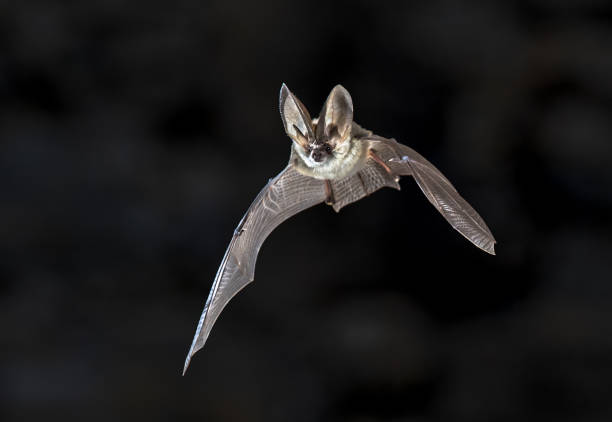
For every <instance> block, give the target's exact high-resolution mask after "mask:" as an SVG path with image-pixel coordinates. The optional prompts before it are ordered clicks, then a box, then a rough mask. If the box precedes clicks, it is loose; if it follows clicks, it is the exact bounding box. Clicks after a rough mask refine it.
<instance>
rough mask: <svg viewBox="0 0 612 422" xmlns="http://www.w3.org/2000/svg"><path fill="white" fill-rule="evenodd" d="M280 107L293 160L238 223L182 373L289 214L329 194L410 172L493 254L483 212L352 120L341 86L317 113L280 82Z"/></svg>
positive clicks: (351, 193) (339, 198)
mask: <svg viewBox="0 0 612 422" xmlns="http://www.w3.org/2000/svg"><path fill="white" fill-rule="evenodd" d="M280 112H281V119H282V121H283V125H284V127H285V131H286V133H287V135H289V137H290V138H291V140H292V141H293V142H292V147H291V155H290V157H289V163H288V165H287V167H285V169H284V170H282V171H281V172H280V173H279V174H278V175H277V176H276V177H275V178H273V179H271V180H270V181H269V182H268V184H267V185H266V186H265V187H264V188H263V190H262V191H261V192H260V193H259V195H257V197H256V198H255V200H254V201H253V203H252V204H251V206H250V207H249V209H248V210H247V212H246V214H245V215H244V217H243V218H242V220H241V221H240V223H239V224H238V227H237V228H236V230H235V231H234V235H233V237H232V240H231V242H230V244H229V247H228V248H227V251H226V253H225V256H224V257H223V261H222V262H221V266H220V267H219V270H218V272H217V275H216V277H215V280H214V282H213V286H212V289H211V291H210V294H209V296H208V299H207V300H206V304H205V306H204V311H203V312H202V316H201V317H200V320H199V323H198V327H197V330H196V333H195V337H194V339H193V343H192V345H191V348H190V350H189V353H188V355H187V359H186V360H185V366H184V369H183V374H184V373H185V371H187V368H188V366H189V362H190V361H191V358H192V356H193V355H194V354H195V353H196V352H197V351H198V350H200V349H201V348H202V347H203V346H204V343H205V342H206V339H207V338H208V335H209V333H210V330H211V329H212V326H213V324H214V323H215V321H216V320H217V318H218V316H219V314H220V313H221V311H222V310H223V308H224V307H225V305H226V304H227V303H228V302H229V301H230V299H231V298H232V297H233V296H234V295H235V294H236V293H238V291H240V290H241V289H242V288H243V287H244V286H246V285H247V284H248V283H250V282H251V281H253V277H254V273H255V262H256V260H257V254H258V253H259V249H260V247H261V245H262V243H263V242H264V240H265V239H266V237H268V235H269V234H270V233H271V232H272V230H274V229H275V228H276V227H277V226H278V225H279V224H280V223H282V222H283V221H285V220H286V219H288V218H289V217H291V216H293V215H295V214H297V213H299V212H301V211H303V210H305V209H307V208H309V207H312V206H314V205H317V204H320V203H322V202H325V203H326V204H328V205H331V206H332V207H333V208H334V210H335V211H336V212H338V211H340V209H342V208H343V207H344V206H346V205H348V204H350V203H352V202H355V201H358V200H359V199H361V198H363V197H365V196H367V195H369V194H371V193H373V192H375V191H377V190H378V189H380V188H383V187H391V188H395V189H398V190H399V189H400V186H399V183H398V182H399V179H400V176H412V177H414V179H415V180H416V182H417V184H418V185H419V187H420V188H421V190H422V191H423V193H424V194H425V196H426V197H427V199H428V200H429V202H431V203H432V204H433V205H434V206H435V207H436V209H437V210H438V211H439V212H440V213H441V214H442V216H443V217H444V218H445V219H446V220H447V221H448V222H449V223H450V224H451V226H452V227H453V228H454V229H455V230H457V231H458V232H459V233H461V234H462V235H463V236H464V237H465V238H466V239H468V240H469V241H470V242H472V243H473V244H474V245H476V246H477V247H479V248H480V249H482V250H484V251H485V252H488V253H490V254H493V255H494V254H495V251H494V246H495V243H496V242H495V239H494V237H493V235H492V234H491V231H490V230H489V228H488V227H487V225H486V224H485V222H484V221H483V219H482V218H481V217H480V216H479V215H478V213H477V212H476V211H475V210H474V209H473V208H472V207H471V206H470V205H469V204H468V203H467V202H466V201H465V199H463V198H462V197H461V196H460V195H459V193H458V192H457V190H456V189H455V188H454V187H453V185H452V184H451V183H450V182H449V181H448V179H446V177H444V175H442V173H440V171H439V170H438V169H436V168H435V167H434V166H433V165H432V164H431V163H430V162H429V161H427V160H426V159H425V158H423V157H422V156H421V155H420V154H418V153H417V152H416V151H414V150H413V149H411V148H409V147H407V146H406V145H403V144H400V143H398V142H397V141H395V140H394V139H387V138H383V137H380V136H377V135H374V134H373V133H372V132H371V131H369V130H366V129H363V128H362V127H361V126H359V125H358V124H357V123H355V122H353V103H352V100H351V97H350V95H349V93H348V91H346V89H344V88H343V87H342V86H340V85H337V86H336V87H335V88H334V89H333V90H332V91H331V93H330V94H329V96H328V98H327V101H326V102H325V104H324V106H323V109H322V110H321V113H320V114H319V117H318V118H315V119H311V117H310V115H309V114H308V111H307V110H306V107H304V105H303V104H302V103H301V102H300V101H299V100H298V99H297V97H295V96H294V95H293V94H292V93H291V92H290V91H289V89H288V88H287V87H286V86H285V85H284V84H283V86H282V88H281V93H280Z"/></svg>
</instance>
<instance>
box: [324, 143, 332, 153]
mask: <svg viewBox="0 0 612 422" xmlns="http://www.w3.org/2000/svg"><path fill="white" fill-rule="evenodd" d="M325 152H326V153H328V154H331V152H332V149H331V147H330V146H329V145H325Z"/></svg>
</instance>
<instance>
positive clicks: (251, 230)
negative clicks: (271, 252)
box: [183, 165, 326, 374]
mask: <svg viewBox="0 0 612 422" xmlns="http://www.w3.org/2000/svg"><path fill="white" fill-rule="evenodd" d="M325 198H326V191H325V182H324V181H322V180H317V179H314V178H311V177H308V176H304V175H302V174H300V173H298V172H297V171H296V170H295V169H294V167H293V166H292V165H288V166H287V167H286V168H285V169H284V170H283V171H282V172H280V174H279V175H278V176H276V177H275V178H274V179H271V180H270V182H269V183H268V184H267V185H266V187H264V188H263V189H262V191H261V192H260V193H259V195H257V198H255V201H253V203H252V204H251V206H250V207H249V209H248V210H247V212H246V214H245V215H244V217H242V220H241V221H240V223H239V224H238V227H237V228H236V230H235V231H234V235H233V237H232V240H231V242H230V244H229V247H228V248H227V251H226V252H225V256H224V257H223V261H222V262H221V266H220V267H219V270H218V271H217V275H216V276H215V280H214V282H213V285H212V289H211V290H210V294H209V295H208V299H207V300H206V305H205V306H204V311H203V312H202V316H201V317H200V321H199V323H198V328H197V330H196V333H195V337H194V338H193V343H192V344H191V348H190V349H189V353H188V354H187V359H186V360H185V367H184V369H183V374H185V371H187V367H188V366H189V362H190V360H191V357H192V356H193V355H194V354H195V353H196V352H197V351H198V350H200V349H201V348H202V346H204V343H205V342H206V339H207V338H208V335H209V333H210V330H211V329H212V326H213V324H214V323H215V321H216V320H217V317H218V316H219V314H220V313H221V311H222V310H223V308H224V307H225V305H227V303H228V302H229V301H230V299H231V298H232V297H233V296H234V295H235V294H236V293H238V291H240V290H241V289H242V288H243V287H244V286H246V285H247V284H249V283H250V282H251V281H253V276H254V273H255V262H256V260H257V254H258V253H259V248H260V247H261V245H262V243H263V242H264V240H265V239H266V237H268V235H269V234H270V233H271V232H272V230H274V229H275V228H276V227H277V226H278V225H279V224H280V223H282V222H283V221H285V220H286V219H288V218H289V217H291V216H293V215H295V214H297V213H299V212H300V211H303V210H305V209H306V208H309V207H312V206H313V205H316V204H319V203H321V202H323V201H324V200H325Z"/></svg>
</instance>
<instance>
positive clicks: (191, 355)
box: [183, 348, 200, 376]
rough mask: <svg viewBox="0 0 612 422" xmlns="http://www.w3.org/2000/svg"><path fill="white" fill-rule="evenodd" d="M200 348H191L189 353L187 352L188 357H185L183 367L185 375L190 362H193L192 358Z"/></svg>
mask: <svg viewBox="0 0 612 422" xmlns="http://www.w3.org/2000/svg"><path fill="white" fill-rule="evenodd" d="M198 350H200V349H195V350H194V349H193V348H192V349H191V350H189V353H188V354H187V358H186V359H185V366H184V367H183V376H185V374H186V373H187V369H189V364H190V363H191V358H192V357H193V355H195V354H196V353H197V351H198Z"/></svg>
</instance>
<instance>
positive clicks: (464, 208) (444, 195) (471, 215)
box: [364, 135, 496, 255]
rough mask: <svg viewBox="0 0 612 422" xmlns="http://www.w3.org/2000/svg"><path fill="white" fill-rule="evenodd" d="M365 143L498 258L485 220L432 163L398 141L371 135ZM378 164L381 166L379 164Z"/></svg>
mask: <svg viewBox="0 0 612 422" xmlns="http://www.w3.org/2000/svg"><path fill="white" fill-rule="evenodd" d="M364 141H367V142H369V144H370V149H371V150H372V151H374V152H375V153H376V155H377V156H378V157H380V159H381V160H382V161H383V162H384V163H385V164H386V165H387V166H388V168H389V170H390V172H391V173H392V174H396V175H402V176H403V175H412V177H414V180H415V181H416V182H417V184H418V185H419V187H420V188H421V190H422V191H423V193H424V194H425V196H426V197H427V199H428V200H429V202H431V203H432V205H433V206H434V207H436V209H437V210H438V211H439V212H440V213H441V214H442V216H443V217H444V218H445V219H446V221H448V222H449V223H450V225H451V226H453V228H454V229H455V230H457V231H458V232H459V233H461V234H462V235H463V236H464V237H465V238H466V239H468V240H469V241H470V242H472V243H473V244H474V245H476V246H477V247H479V248H480V249H482V250H483V251H485V252H488V253H490V254H492V255H495V243H496V241H495V238H494V237H493V234H492V233H491V231H490V230H489V228H488V227H487V225H486V223H485V222H484V220H483V219H482V217H480V215H478V213H477V212H476V211H475V210H474V208H472V207H471V206H470V204H468V203H467V201H466V200H465V199H463V198H462V197H461V195H459V193H458V192H457V190H456V189H455V187H454V186H453V185H452V184H451V182H449V181H448V179H447V178H446V177H444V175H443V174H442V173H440V171H439V170H438V169H437V168H436V167H435V166H434V165H433V164H431V163H430V162H429V161H427V160H426V159H425V158H423V156H422V155H421V154H419V153H418V152H416V151H415V150H413V149H412V148H410V147H407V146H406V145H403V144H400V143H399V142H397V141H396V140H395V139H386V138H383V137H379V136H376V135H371V136H369V137H368V138H367V140H364ZM371 165H374V163H373V162H372V163H371ZM376 165H377V166H378V167H382V166H381V165H379V164H378V163H377V164H376ZM379 171H380V169H379Z"/></svg>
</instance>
